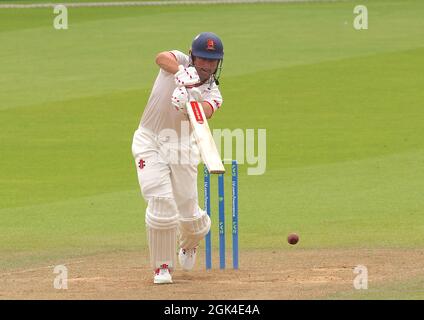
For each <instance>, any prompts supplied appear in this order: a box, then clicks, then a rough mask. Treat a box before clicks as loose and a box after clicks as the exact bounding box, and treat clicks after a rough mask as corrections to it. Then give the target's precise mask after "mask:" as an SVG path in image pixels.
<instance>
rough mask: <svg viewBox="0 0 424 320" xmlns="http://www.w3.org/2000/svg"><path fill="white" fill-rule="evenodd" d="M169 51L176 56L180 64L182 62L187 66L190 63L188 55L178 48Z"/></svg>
mask: <svg viewBox="0 0 424 320" xmlns="http://www.w3.org/2000/svg"><path fill="white" fill-rule="evenodd" d="M169 53H171V54H172V55H173V56H174V57H175V59H176V60H177V62H178V64H182V65H183V66H185V67H187V66H188V63H189V58H188V55H186V54H185V53H182V52H181V51H178V50H172V51H169Z"/></svg>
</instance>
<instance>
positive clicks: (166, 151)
mask: <svg viewBox="0 0 424 320" xmlns="http://www.w3.org/2000/svg"><path fill="white" fill-rule="evenodd" d="M223 57H224V50H223V44H222V41H221V40H220V38H219V37H218V36H217V35H216V34H214V33H211V32H204V33H201V34H199V35H197V36H196V37H195V38H194V40H193V42H192V44H191V49H190V50H189V54H188V55H186V54H184V53H182V52H180V51H177V50H172V51H164V52H161V53H159V54H158V55H157V56H156V64H157V65H158V66H159V68H160V70H159V74H158V76H157V78H156V81H155V83H154V85H153V89H152V92H151V94H150V98H149V100H148V102H147V105H146V108H145V110H144V113H143V115H142V118H141V121H140V125H139V127H138V129H137V130H136V131H135V133H134V138H133V143H132V153H133V156H134V159H135V164H136V168H137V176H138V181H139V184H140V188H141V193H142V195H143V198H144V199H145V201H146V202H147V208H146V215H145V222H146V231H147V238H148V245H149V252H150V264H151V267H152V269H153V270H154V278H153V282H154V283H157V284H162V283H172V276H171V273H172V272H173V270H175V267H176V261H175V260H176V256H177V255H176V249H177V245H178V248H179V250H178V260H179V263H180V265H181V267H182V269H184V270H191V269H192V268H193V266H194V264H195V260H196V250H197V247H198V245H199V242H200V241H201V240H202V239H203V238H204V236H205V235H206V234H207V233H208V232H209V229H210V226H211V221H210V218H209V216H208V215H207V214H206V212H205V211H204V210H202V209H201V208H200V207H199V203H198V197H197V166H198V164H199V162H200V155H199V149H198V148H197V145H196V142H195V140H194V137H193V132H192V129H191V127H190V125H189V122H188V116H187V110H186V103H187V102H188V101H189V100H188V99H189V94H190V92H191V91H192V90H196V92H197V95H196V96H197V99H196V100H198V101H199V99H200V101H199V102H200V103H201V105H202V107H203V110H204V113H205V115H206V117H207V118H208V119H209V118H211V117H212V115H213V113H214V112H215V111H217V110H218V109H219V108H220V106H221V104H222V96H221V93H220V91H219V89H218V84H219V83H218V78H219V75H220V72H221V68H222V61H223ZM181 66H182V67H181ZM177 242H178V243H177Z"/></svg>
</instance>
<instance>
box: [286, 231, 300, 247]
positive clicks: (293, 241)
mask: <svg viewBox="0 0 424 320" xmlns="http://www.w3.org/2000/svg"><path fill="white" fill-rule="evenodd" d="M287 242H288V243H290V244H296V243H298V242H299V236H298V235H297V234H296V233H290V234H289V236H288V237H287Z"/></svg>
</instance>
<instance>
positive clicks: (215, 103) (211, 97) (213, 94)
mask: <svg viewBox="0 0 424 320" xmlns="http://www.w3.org/2000/svg"><path fill="white" fill-rule="evenodd" d="M203 100H204V101H205V102H207V103H209V104H210V105H211V106H212V108H213V111H214V112H215V111H216V110H218V109H219V108H220V107H221V105H222V102H223V99H222V95H221V92H220V91H219V89H218V86H216V85H214V86H213V87H212V88H211V89H210V90H209V89H208V90H206V92H205V93H204V94H203Z"/></svg>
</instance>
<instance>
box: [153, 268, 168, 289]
mask: <svg viewBox="0 0 424 320" xmlns="http://www.w3.org/2000/svg"><path fill="white" fill-rule="evenodd" d="M153 283H157V284H163V283H172V277H171V273H170V272H169V268H168V265H166V264H163V265H161V266H160V268H157V269H156V271H155V277H154V280H153Z"/></svg>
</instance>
